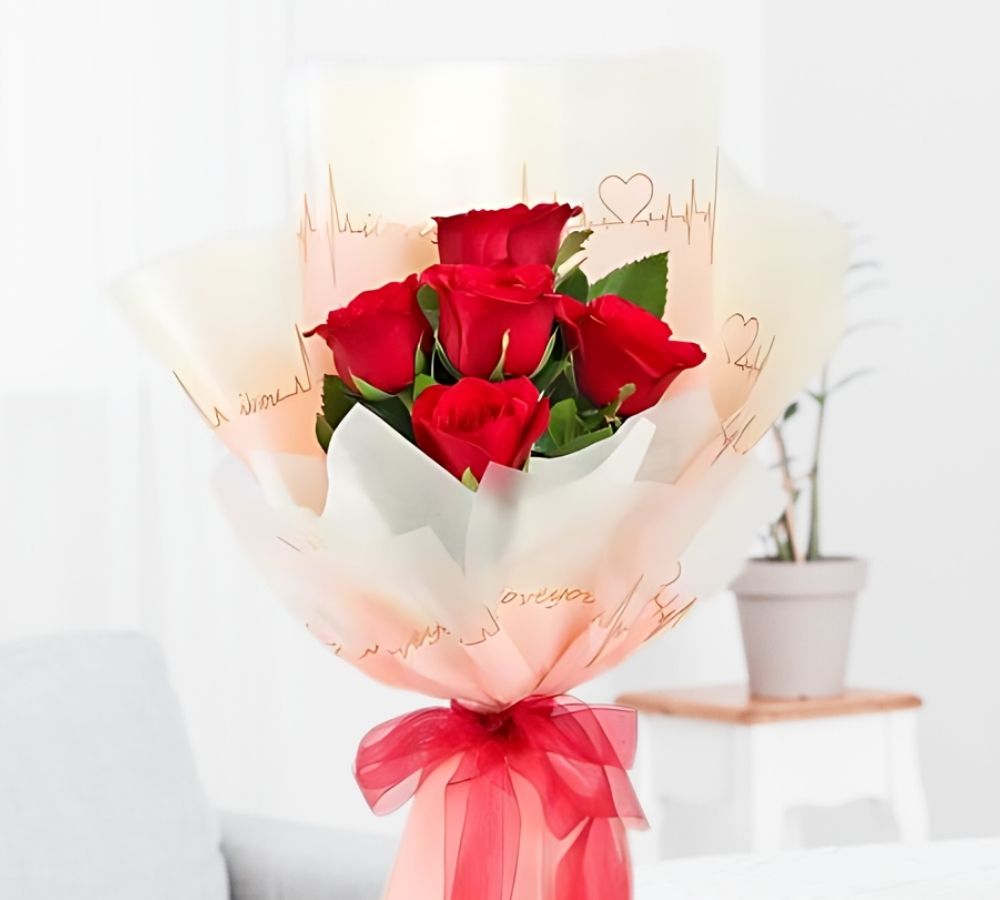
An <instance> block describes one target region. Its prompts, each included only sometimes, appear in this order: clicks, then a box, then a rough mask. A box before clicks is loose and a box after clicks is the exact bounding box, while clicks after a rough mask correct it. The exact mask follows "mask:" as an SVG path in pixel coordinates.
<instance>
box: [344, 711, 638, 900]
mask: <svg viewBox="0 0 1000 900" xmlns="http://www.w3.org/2000/svg"><path fill="white" fill-rule="evenodd" d="M635 743H636V716H635V711H634V710H631V709H626V708H624V707H618V706H605V707H592V706H588V705H587V704H586V703H581V702H580V701H578V700H574V699H573V698H571V697H528V698H527V699H525V700H522V701H520V702H519V703H516V704H514V705H513V706H511V707H510V708H508V709H506V710H504V711H503V712H498V713H479V712H475V711H473V710H471V709H468V708H466V707H464V706H462V705H461V704H459V703H457V702H455V701H453V702H452V704H451V706H450V707H432V708H430V709H422V710H418V711H417V712H414V713H410V714H408V715H405V716H401V717H400V718H398V719H393V720H392V721H390V722H386V723H384V724H382V725H380V726H378V727H377V728H374V729H373V730H372V731H370V732H369V733H368V734H367V735H366V736H365V737H364V739H363V740H362V741H361V746H360V747H359V748H358V755H357V761H356V764H355V778H356V779H357V782H358V784H359V785H360V787H361V790H362V793H363V794H364V796H365V800H367V802H368V805H369V806H370V807H371V808H372V810H373V811H374V812H375V813H377V814H379V815H382V814H385V813H388V812H391V811H392V810H394V809H397V808H398V807H399V806H401V805H402V804H403V803H405V802H406V801H407V800H408V799H409V798H410V797H412V796H413V794H414V793H416V791H417V788H419V787H420V785H421V784H422V783H423V782H424V781H425V780H426V779H427V778H428V777H429V776H430V775H431V773H433V772H434V771H435V770H436V769H437V768H438V767H439V766H441V765H443V764H444V763H446V762H448V761H449V760H455V759H456V757H458V763H457V768H456V769H455V772H454V774H453V775H452V776H451V778H449V780H448V782H447V786H446V788H445V809H446V815H445V823H446V824H445V828H446V834H445V856H446V859H447V860H448V861H449V864H448V865H447V883H446V895H445V900H510V897H511V896H512V893H513V890H514V877H515V874H516V871H517V860H518V850H519V846H520V840H521V813H520V808H519V804H518V799H517V793H516V791H515V786H514V781H513V780H512V776H519V777H520V778H523V779H524V780H525V781H526V782H528V783H529V784H530V785H531V787H532V788H533V789H534V790H535V791H536V792H537V793H538V795H539V797H540V798H541V802H542V809H543V810H544V815H545V821H546V825H547V826H548V828H549V830H550V831H551V832H552V834H553V835H554V836H555V837H556V838H558V839H560V840H562V839H567V846H566V849H565V851H564V853H563V855H562V858H561V859H560V861H559V865H558V868H557V870H556V877H555V886H554V894H553V895H552V898H553V900H629V897H630V895H631V871H630V866H629V857H628V846H627V842H626V836H625V827H624V825H625V824H628V825H631V826H633V827H643V826H645V819H644V818H643V815H642V809H641V808H640V806H639V801H638V800H637V799H636V796H635V792H634V791H633V790H632V785H631V783H630V782H629V779H628V775H627V774H626V772H625V770H626V769H627V768H629V767H630V766H631V765H632V759H633V757H634V755H635Z"/></svg>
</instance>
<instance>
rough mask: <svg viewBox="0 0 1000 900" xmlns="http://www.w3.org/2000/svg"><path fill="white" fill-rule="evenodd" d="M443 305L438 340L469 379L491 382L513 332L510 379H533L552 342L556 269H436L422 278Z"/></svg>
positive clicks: (507, 364)
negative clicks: (489, 377)
mask: <svg viewBox="0 0 1000 900" xmlns="http://www.w3.org/2000/svg"><path fill="white" fill-rule="evenodd" d="M421 279H422V281H423V282H424V284H427V285H430V286H431V287H432V288H434V290H435V291H437V294H438V298H439V299H440V303H441V323H440V325H439V326H438V339H439V340H440V341H441V345H442V346H443V347H444V351H445V353H446V354H447V356H448V359H449V360H450V361H451V364H452V365H453V366H454V367H455V368H456V369H458V371H459V372H461V373H462V374H463V375H474V376H477V377H480V378H486V377H488V376H489V375H490V373H491V372H492V371H493V370H494V369H495V368H496V365H497V363H498V362H499V361H500V353H501V349H502V344H503V336H504V334H505V333H506V332H510V337H509V342H508V345H507V356H506V357H505V359H504V367H503V370H504V374H506V375H531V374H532V372H534V371H535V369H537V368H538V364H539V363H540V362H541V361H542V356H543V355H544V353H545V347H546V346H547V344H548V342H549V338H550V337H551V336H552V324H553V322H554V320H555V306H556V297H555V295H553V294H550V293H549V292H550V291H551V290H552V281H553V275H552V269H550V268H549V267H548V266H544V265H531V266H516V267H509V266H496V267H489V266H452V265H438V266H431V267H430V268H429V269H427V271H425V272H424V274H423V275H422V276H421Z"/></svg>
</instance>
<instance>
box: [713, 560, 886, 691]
mask: <svg viewBox="0 0 1000 900" xmlns="http://www.w3.org/2000/svg"><path fill="white" fill-rule="evenodd" d="M867 568H868V567H867V563H866V562H865V560H862V559H824V560H818V561H816V562H807V563H789V562H775V561H773V560H765V559H754V560H750V561H749V562H748V563H747V565H746V568H745V569H744V570H743V572H742V573H741V574H740V576H739V577H738V578H737V579H736V580H735V581H734V582H733V584H732V590H733V592H734V593H735V594H736V599H737V604H738V606H739V612H740V627H741V628H742V631H743V646H744V649H745V650H746V658H747V670H748V672H749V676H750V691H751V693H752V694H754V695H755V696H758V697H773V698H776V699H800V698H805V697H826V696H831V695H835V694H840V693H842V692H843V690H844V676H845V672H846V669H847V653H848V648H849V646H850V641H851V622H852V620H853V618H854V604H855V600H856V599H857V595H858V592H859V591H860V590H861V588H862V587H863V586H864V583H865V575H866V572H867Z"/></svg>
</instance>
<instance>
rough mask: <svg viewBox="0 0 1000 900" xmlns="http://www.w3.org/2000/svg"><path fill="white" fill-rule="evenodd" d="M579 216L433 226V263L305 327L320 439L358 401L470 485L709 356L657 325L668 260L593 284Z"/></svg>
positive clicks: (618, 417)
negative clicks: (317, 388)
mask: <svg viewBox="0 0 1000 900" xmlns="http://www.w3.org/2000/svg"><path fill="white" fill-rule="evenodd" d="M580 212H581V210H580V208H579V207H575V208H571V207H570V206H568V205H567V204H565V203H563V204H557V203H545V204H540V205H538V206H534V207H532V208H529V207H527V206H526V205H524V204H519V205H518V206H514V207H510V208H508V209H501V210H476V211H474V212H468V213H465V214H461V215H454V216H447V217H439V218H436V220H435V221H436V222H437V236H438V252H439V254H440V258H441V261H440V262H439V263H437V264H436V265H432V266H430V267H429V268H427V269H425V270H424V271H423V272H422V273H420V275H419V276H418V275H416V274H413V275H410V276H409V277H407V278H406V279H405V280H404V281H395V282H390V283H388V284H385V285H382V286H381V287H378V288H375V289H373V290H370V291H364V292H362V293H360V294H358V296H357V297H355V298H354V299H353V300H351V302H350V303H348V304H347V306H344V307H340V308H337V309H334V310H331V311H330V313H329V315H328V316H327V319H326V322H325V323H323V324H320V325H318V326H316V327H315V328H313V329H312V330H311V331H308V332H306V335H305V336H306V337H310V336H312V335H313V334H318V335H320V337H322V338H323V340H325V341H326V343H327V344H328V345H329V348H330V350H331V351H332V354H333V364H334V367H335V369H336V371H337V373H338V374H337V375H327V376H325V378H324V380H323V409H322V412H320V413H318V414H317V417H316V430H317V438H318V439H319V441H320V443H321V444H322V446H323V449H324V450H326V449H327V448H328V447H329V444H330V440H331V438H332V436H333V434H334V431H335V429H336V428H337V426H338V425H339V424H340V422H341V421H342V420H343V418H344V417H345V416H346V415H347V413H348V412H349V411H350V409H351V408H352V407H353V406H354V405H355V404H356V403H360V404H361V405H362V406H364V407H366V408H368V409H369V410H371V411H372V412H374V413H375V414H377V415H378V416H380V417H381V418H382V419H384V420H385V421H386V422H387V423H388V424H389V425H390V426H391V427H393V428H394V429H395V430H396V431H398V432H399V433H400V434H401V435H403V436H404V437H405V438H406V439H407V440H409V441H412V442H413V443H414V444H416V446H417V447H418V448H419V449H420V450H422V451H423V452H424V453H426V454H427V455H428V456H430V457H431V458H432V459H433V460H435V461H436V462H437V463H439V464H440V465H441V466H442V467H443V468H444V469H446V470H447V471H449V472H450V473H451V474H452V475H454V476H455V477H456V478H458V479H460V480H461V481H462V483H463V484H465V485H466V486H468V487H471V488H473V489H475V488H476V487H478V485H479V481H480V480H481V479H482V477H483V475H484V473H485V472H486V467H487V465H488V464H489V463H491V462H492V463H498V464H500V465H503V466H507V467H510V468H515V469H525V468H526V467H527V466H528V463H529V458H530V456H531V454H532V453H534V454H536V455H538V456H542V457H549V458H553V457H559V456H564V455H566V454H568V453H573V452H575V451H578V450H582V449H583V448H584V447H588V446H590V445H591V444H594V443H596V442H597V441H600V440H603V439H605V438H609V437H611V435H612V434H614V432H615V431H616V430H617V429H618V428H619V427H620V426H621V424H622V423H623V422H624V420H626V419H627V418H628V417H629V416H632V415H634V414H635V413H639V412H642V411H643V410H646V409H649V408H650V407H652V406H654V405H655V404H656V403H657V402H658V401H659V400H660V399H661V397H663V395H664V393H665V391H666V390H667V388H668V387H669V386H670V384H671V382H673V381H674V379H675V378H676V377H677V376H678V375H680V373H681V372H683V371H684V370H685V369H690V368H693V367H694V366H697V365H698V364H699V363H701V362H703V361H704V359H705V354H704V352H703V351H702V349H701V348H700V347H699V346H698V345H697V344H695V343H692V342H690V341H678V340H673V338H672V332H671V330H670V327H669V326H668V325H667V323H666V322H664V321H663V319H662V315H663V310H664V306H665V303H666V290H667V254H666V253H665V252H664V253H659V254H657V255H655V256H649V257H645V258H643V259H640V260H637V261H634V262H630V263H627V264H626V265H624V266H621V267H620V268H617V269H615V270H614V271H612V272H609V273H607V274H606V275H605V276H604V277H603V278H601V279H600V280H599V281H597V282H596V283H595V284H593V285H591V284H590V283H589V282H588V280H587V276H586V275H585V274H584V273H583V272H582V270H581V269H580V267H579V260H580V257H581V256H582V254H583V253H584V252H585V250H586V244H587V239H588V238H589V237H590V235H591V234H592V232H591V231H589V230H586V229H582V230H577V231H571V232H569V234H568V235H567V237H566V239H565V240H564V241H563V243H562V245H561V246H560V237H561V235H562V234H563V231H564V229H565V226H566V223H567V222H568V221H569V219H570V218H571V217H573V216H578V215H579V214H580Z"/></svg>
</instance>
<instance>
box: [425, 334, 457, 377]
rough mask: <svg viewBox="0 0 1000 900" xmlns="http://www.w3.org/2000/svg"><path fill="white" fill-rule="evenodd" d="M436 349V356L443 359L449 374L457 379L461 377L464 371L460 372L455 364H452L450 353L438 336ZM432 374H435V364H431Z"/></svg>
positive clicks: (435, 340) (435, 341) (435, 342)
mask: <svg viewBox="0 0 1000 900" xmlns="http://www.w3.org/2000/svg"><path fill="white" fill-rule="evenodd" d="M434 350H435V356H436V358H437V359H440V360H441V362H442V363H443V365H444V367H445V369H447V370H448V374H449V375H451V377H452V378H455V379H458V378H461V377H462V373H461V372H459V371H458V369H456V368H455V366H454V365H452V362H451V360H450V359H448V354H447V353H445V352H444V347H443V346H442V345H441V341H439V340H438V339H437V338H436V337H435V338H434ZM431 374H432V375H433V374H434V367H433V365H432V366H431Z"/></svg>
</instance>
